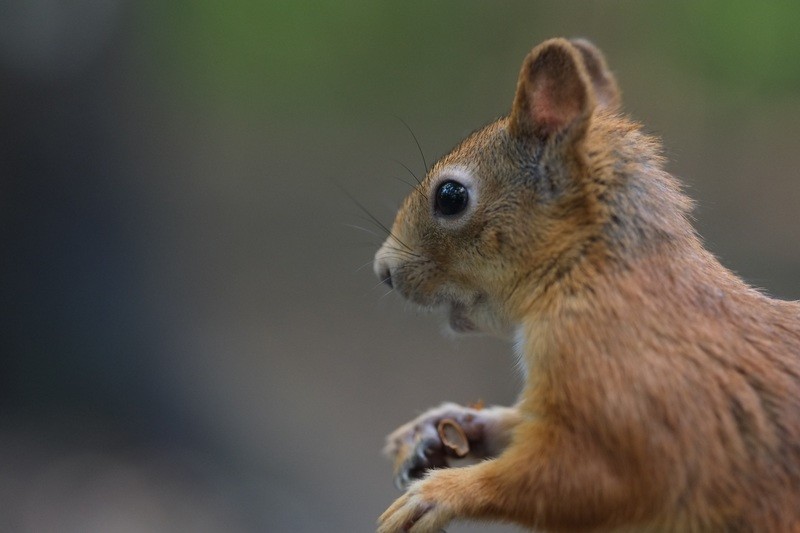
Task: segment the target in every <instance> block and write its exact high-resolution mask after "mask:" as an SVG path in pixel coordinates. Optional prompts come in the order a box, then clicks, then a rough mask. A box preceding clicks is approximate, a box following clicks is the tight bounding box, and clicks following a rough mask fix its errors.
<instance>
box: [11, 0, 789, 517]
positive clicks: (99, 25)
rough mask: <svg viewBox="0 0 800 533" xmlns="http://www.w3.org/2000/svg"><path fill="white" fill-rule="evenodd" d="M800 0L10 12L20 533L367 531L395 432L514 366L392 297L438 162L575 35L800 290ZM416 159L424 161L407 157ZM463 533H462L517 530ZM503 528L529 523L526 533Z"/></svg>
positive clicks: (505, 350) (511, 387) (734, 244)
mask: <svg viewBox="0 0 800 533" xmlns="http://www.w3.org/2000/svg"><path fill="white" fill-rule="evenodd" d="M798 20H800V3H798V2H796V1H794V0H783V1H771V2H762V3H757V2H741V1H726V2H722V1H708V2H702V3H701V2H693V1H690V0H685V1H675V2H669V3H667V2H655V1H653V2H639V1H632V0H629V1H618V2H610V1H602V2H601V1H592V2H586V1H583V0H580V1H578V0H572V1H552V2H532V1H529V0H525V1H513V2H512V1H508V2H491V3H490V2H480V1H458V2H456V1H439V2H433V3H431V2H422V1H411V2H402V3H401V4H393V3H387V2H371V1H364V0H357V1H350V2H339V3H333V2H308V1H282V2H281V1H268V2H263V1H255V0H227V1H225V2H222V1H211V0H195V1H192V2H189V1H186V0H175V1H170V2H160V1H155V0H141V1H133V0H72V1H70V2H67V1H66V0H2V1H0V246H1V247H2V249H1V251H0V302H2V308H0V362H1V363H2V368H1V369H0V472H2V474H1V477H0V530H2V531H23V532H28V531H31V532H32V531H36V532H40V531H66V532H95V531H97V532H101V531H103V532H117V531H120V532H138V531H154V532H178V531H208V532H256V531H276V532H282V531H292V532H317V531H334V532H340V531H341V532H351V531H353V532H360V531H371V530H373V528H374V522H375V519H376V517H377V516H378V515H379V514H380V513H381V512H382V511H383V509H384V508H385V507H386V506H387V505H388V504H389V503H390V502H391V501H392V500H393V499H394V498H395V497H396V496H398V493H397V492H396V490H395V489H394V487H393V486H392V483H391V475H390V464H389V463H388V461H386V460H384V459H383V458H382V457H381V456H380V453H379V452H380V449H381V447H382V445H383V438H384V435H385V434H387V433H388V432H389V431H390V430H392V429H393V428H394V427H396V426H397V425H399V424H400V423H402V422H405V421H406V420H408V419H410V418H411V417H412V416H415V415H416V414H417V413H419V412H420V411H422V410H423V409H425V408H427V407H429V406H432V405H435V404H438V403H439V402H441V401H442V400H445V399H447V400H453V401H458V402H471V401H474V400H477V399H479V398H480V399H483V400H484V401H485V402H487V403H499V404H509V403H511V402H513V401H514V398H515V395H516V392H517V389H518V386H519V379H518V378H517V376H516V375H515V374H514V371H513V363H512V358H511V357H510V350H509V346H507V345H505V344H504V343H502V342H500V341H495V340H491V339H484V338H467V339H461V340H455V341H454V340H451V339H447V338H445V336H443V335H442V334H441V331H442V326H441V322H442V321H441V320H440V317H437V316H435V315H434V316H432V315H426V314H422V313H418V312H416V311H415V310H414V309H413V308H412V307H411V306H410V305H408V304H405V303H403V302H401V301H400V300H399V298H397V297H396V296H395V295H393V294H389V295H386V291H385V289H384V288H383V287H379V286H378V285H377V280H376V279H374V276H373V274H372V269H371V264H370V263H371V259H372V256H373V253H374V251H375V250H376V248H377V245H378V244H379V242H380V241H381V240H382V236H375V235H372V234H370V233H368V232H366V231H360V230H357V229H354V228H352V227H351V226H350V225H358V226H363V227H365V228H368V229H370V231H372V230H374V229H375V228H372V227H370V223H369V222H367V221H365V220H364V219H363V217H364V215H363V213H361V212H360V210H359V208H358V207H357V206H356V205H355V204H354V203H353V202H352V201H351V200H350V199H348V198H347V196H346V195H345V194H344V193H343V192H342V191H341V190H340V189H339V188H338V187H337V185H336V184H337V183H338V184H341V185H342V187H344V188H345V189H346V190H347V191H349V193H350V194H352V195H353V196H354V197H355V198H357V199H358V200H359V201H360V202H362V203H363V204H364V205H365V206H368V207H369V209H370V210H371V211H372V213H373V214H374V215H375V216H376V217H378V218H379V219H380V220H382V221H383V222H384V223H386V224H389V223H390V222H391V220H392V219H393V213H394V210H395V208H396V206H397V205H398V203H399V202H400V200H401V199H402V198H403V196H404V195H405V194H406V193H407V192H408V190H409V187H408V186H407V185H404V184H403V183H402V182H400V181H399V180H397V179H395V178H402V179H405V180H407V181H410V179H411V178H410V176H409V175H408V173H407V172H406V171H405V170H404V169H403V167H402V164H405V165H407V166H408V167H409V168H411V169H413V170H414V171H415V172H418V173H420V172H422V171H423V167H422V161H421V158H420V156H419V154H418V152H417V147H416V145H415V143H414V140H413V138H412V137H411V135H410V133H409V132H408V130H406V128H405V126H403V124H402V122H400V120H398V119H397V118H396V117H400V118H401V119H402V120H404V121H406V122H407V123H408V124H409V125H411V127H412V128H413V130H414V132H415V133H416V136H417V137H418V139H419V142H420V144H421V146H422V149H423V150H424V153H425V156H426V157H427V159H428V161H429V162H430V161H432V160H434V159H436V158H438V157H439V156H441V155H443V154H444V153H445V152H446V151H447V150H448V149H449V148H450V147H452V146H453V145H454V144H455V143H456V142H457V141H458V140H459V139H460V138H462V137H463V136H464V135H465V134H467V133H468V132H470V131H472V130H473V129H475V128H476V127H478V126H480V125H482V124H484V123H486V122H489V121H490V120H492V119H494V118H496V117H498V116H501V115H503V114H505V113H506V112H507V110H508V108H509V107H510V104H511V100H512V98H513V93H514V87H515V83H516V79H517V73H518V70H519V66H520V64H521V62H522V59H523V57H524V56H525V54H526V53H527V52H528V51H529V50H530V48H531V47H532V46H534V45H535V44H537V43H538V42H540V41H542V40H543V39H545V38H548V37H552V36H559V35H563V36H584V37H587V38H589V39H591V40H593V41H594V42H595V43H596V44H598V45H599V46H600V47H601V48H602V49H603V50H604V51H605V53H606V55H607V57H608V59H609V63H610V65H611V67H612V68H613V70H614V71H615V72H616V74H617V76H618V79H619V82H620V84H621V86H622V89H623V96H624V100H625V107H626V109H627V111H628V112H630V114H632V115H633V116H634V117H636V118H637V119H638V120H640V121H642V122H643V123H644V124H645V125H646V128H647V129H648V131H651V132H653V133H656V134H658V135H660V136H661V137H663V139H664V143H665V149H666V153H667V154H668V156H669V160H670V162H669V168H670V170H671V171H673V172H674V173H675V174H677V175H678V176H680V177H681V178H682V179H683V180H684V181H685V183H686V184H687V186H688V191H689V193H690V194H691V195H692V196H693V197H694V198H695V199H696V200H698V202H699V207H698V209H697V211H696V217H697V226H698V227H699V229H700V232H701V233H702V234H703V235H704V236H705V238H706V241H707V243H708V246H709V247H710V248H711V249H712V250H713V251H714V252H715V253H717V254H718V255H719V256H720V257H721V258H722V260H723V262H724V263H725V264H727V265H728V266H730V267H731V268H732V269H734V270H735V271H737V272H738V273H740V274H741V275H742V276H743V277H745V278H746V279H747V280H748V281H750V282H752V283H753V284H755V285H758V286H760V287H763V288H765V289H766V290H767V291H769V292H770V293H772V294H775V295H777V296H780V297H783V298H788V299H796V298H800V224H798V222H797V206H798V205H800V171H798V169H800V150H798V146H799V145H800V32H798V31H797V28H796V22H797V21H798ZM401 163H402V164H401ZM485 530H486V528H485V527H477V526H474V525H454V526H453V527H452V528H449V529H448V531H452V532H466V531H485ZM490 530H492V531H518V529H516V528H512V527H500V526H497V527H494V528H490Z"/></svg>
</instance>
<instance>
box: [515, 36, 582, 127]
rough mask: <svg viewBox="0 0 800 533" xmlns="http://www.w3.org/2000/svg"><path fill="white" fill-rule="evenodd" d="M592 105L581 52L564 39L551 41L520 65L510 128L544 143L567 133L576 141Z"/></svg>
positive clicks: (535, 50)
mask: <svg viewBox="0 0 800 533" xmlns="http://www.w3.org/2000/svg"><path fill="white" fill-rule="evenodd" d="M595 106H596V103H595V96H594V89H593V88H592V82H591V78H590V76H589V74H588V73H587V72H586V67H585V65H584V60H583V56H582V54H581V52H579V51H578V49H577V48H576V47H575V46H573V45H572V44H571V43H570V42H569V41H567V40H566V39H550V40H548V41H545V42H543V43H542V44H540V45H539V46H537V47H536V48H534V49H533V50H532V51H531V52H530V53H529V54H528V56H527V57H526V58H525V61H524V62H523V64H522V70H521V71H520V74H519V81H518V82H517V94H516V96H515V98H514V105H513V107H512V109H511V117H510V124H509V127H510V130H511V133H512V135H515V136H523V137H527V136H532V137H535V138H538V139H540V140H545V139H547V138H550V137H552V136H554V135H558V134H562V133H569V134H570V136H574V138H577V137H580V136H581V135H582V134H583V133H584V132H585V130H586V126H587V124H588V121H589V117H590V116H591V114H592V111H594V108H595Z"/></svg>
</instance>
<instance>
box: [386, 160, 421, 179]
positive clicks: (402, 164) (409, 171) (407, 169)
mask: <svg viewBox="0 0 800 533" xmlns="http://www.w3.org/2000/svg"><path fill="white" fill-rule="evenodd" d="M392 161H394V162H395V163H397V164H398V165H400V166H401V167H403V168H404V169H406V172H408V173H409V174H411V175H412V176H413V177H414V179H415V180H416V182H417V183H419V184H420V185H422V180H420V179H419V176H417V175H416V174H415V173H414V171H413V170H411V169H410V168H408V165H406V164H405V163H403V162H402V161H400V160H399V159H394V158H392Z"/></svg>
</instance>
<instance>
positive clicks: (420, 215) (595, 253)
mask: <svg viewBox="0 0 800 533" xmlns="http://www.w3.org/2000/svg"><path fill="white" fill-rule="evenodd" d="M619 104H620V96H619V91H618V89H617V84H616V81H615V79H614V76H613V75H612V74H611V72H610V71H609V70H608V68H607V66H606V62H605V59H604V58H603V55H602V54H601V53H600V51H599V50H597V48H595V47H594V46H593V45H592V44H591V43H589V42H587V41H584V40H572V41H569V40H565V39H551V40H548V41H545V42H544V43H542V44H540V45H539V46H537V47H536V48H534V49H533V50H532V51H531V52H530V53H529V54H528V56H527V57H526V58H525V61H524V62H523V65H522V70H521V72H520V75H519V82H518V84H517V89H516V95H515V98H514V102H513V106H512V110H511V113H510V115H509V116H507V117H504V118H501V119H499V120H497V121H495V122H493V123H491V124H489V125H488V126H485V127H484V128H482V129H480V130H478V131H476V132H474V133H472V134H471V135H470V136H469V137H467V138H466V139H465V140H464V141H462V142H461V144H459V145H458V146H457V147H456V148H455V149H454V150H453V151H452V152H451V153H449V154H448V155H446V156H444V157H443V158H442V159H441V160H439V161H438V162H437V163H436V164H435V165H433V167H432V168H431V169H430V170H429V171H428V173H427V175H426V177H425V179H424V180H423V181H422V183H421V185H420V187H418V188H417V189H415V191H413V192H412V193H411V194H410V195H409V196H408V197H407V198H406V199H405V201H404V203H403V204H402V206H401V208H400V210H399V212H398V214H397V217H396V219H395V222H394V225H393V227H392V231H391V234H390V236H389V237H388V238H387V239H386V241H385V242H384V244H383V246H382V247H381V248H380V250H379V251H378V252H377V254H376V256H375V262H374V268H375V272H376V274H377V275H378V277H379V278H380V279H382V280H383V281H385V282H386V283H387V284H389V285H391V286H392V287H393V288H394V289H396V290H397V291H398V292H399V293H400V294H401V295H403V296H404V297H405V298H408V299H409V300H411V301H413V302H416V303H418V304H420V305H423V306H427V307H440V306H445V307H447V308H448V309H449V312H450V327H451V328H452V329H453V330H454V331H457V332H470V331H484V332H488V333H494V334H498V335H501V336H508V335H509V334H511V333H512V332H513V328H514V326H515V325H516V324H518V323H519V322H520V320H521V319H522V317H524V316H526V314H527V313H528V312H529V311H530V307H531V306H532V305H535V302H536V301H545V300H547V299H548V298H549V299H551V300H552V299H555V295H554V294H553V293H554V290H553V289H557V292H559V293H560V294H563V293H564V291H567V292H569V291H575V290H577V289H576V288H577V287H579V286H580V285H581V284H582V283H583V284H585V283H586V278H587V276H588V273H587V267H585V265H592V266H591V268H594V269H597V268H602V265H603V264H605V263H606V262H608V260H609V258H610V257H614V256H615V255H618V254H619V253H621V252H620V250H621V249H623V248H631V247H635V246H633V245H634V243H633V242H632V240H636V241H637V242H638V241H641V240H647V239H648V238H649V234H650V233H653V232H656V233H657V232H658V230H659V227H660V226H664V227H669V228H672V227H673V226H674V224H673V222H674V221H671V220H669V219H671V218H674V216H677V217H678V218H679V219H682V218H683V214H684V213H685V211H686V210H688V201H687V200H686V199H685V197H683V195H682V194H681V193H680V191H679V190H678V186H677V185H676V184H675V183H674V180H671V178H669V177H668V176H667V175H666V174H665V173H663V172H662V171H661V170H660V157H659V155H658V145H657V143H655V142H654V141H651V140H650V139H649V138H647V137H645V136H644V135H643V134H641V133H640V132H639V129H638V127H637V126H636V125H635V124H633V123H631V122H629V121H627V120H625V119H623V118H621V117H619V116H618V115H617V114H616V112H617V110H618V107H619ZM648 169H650V174H652V175H653V177H652V181H653V183H649V184H644V185H643V186H641V187H637V186H632V185H631V184H630V181H631V178H630V176H637V175H639V174H646V173H648ZM655 189H658V191H655ZM661 193H664V194H666V197H665V196H664V194H661ZM634 195H639V196H643V197H644V198H645V199H644V200H641V199H639V198H638V197H637V198H634V197H633V196H634ZM659 196H660V197H659ZM651 197H652V198H651ZM647 198H650V199H649V200H648V199H647ZM662 200H664V201H666V207H665V206H664V205H662V203H663V202H662ZM650 204H653V205H650ZM670 206H672V207H670ZM649 209H650V210H652V212H644V211H648V210H649ZM662 215H663V216H662ZM654 217H655V218H654ZM639 219H642V220H639ZM662 219H663V220H662ZM651 230H652V231H651ZM670 231H672V229H670ZM618 249H620V250H618Z"/></svg>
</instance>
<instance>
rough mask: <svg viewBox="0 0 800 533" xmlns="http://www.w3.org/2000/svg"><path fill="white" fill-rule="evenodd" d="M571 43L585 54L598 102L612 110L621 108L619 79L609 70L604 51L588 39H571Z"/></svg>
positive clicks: (584, 57)
mask: <svg viewBox="0 0 800 533" xmlns="http://www.w3.org/2000/svg"><path fill="white" fill-rule="evenodd" d="M570 43H572V46H574V47H575V48H577V49H578V51H579V52H580V53H581V56H583V65H584V66H585V67H586V73H587V74H589V78H591V80H592V86H593V87H594V94H595V96H596V97H597V104H598V105H601V106H603V107H605V108H607V109H611V110H616V109H619V106H620V105H621V103H622V98H621V96H620V92H619V86H617V79H616V78H615V77H614V75H613V74H612V73H611V71H610V70H608V65H607V64H606V58H605V56H603V52H601V51H600V50H599V49H598V48H597V47H596V46H595V45H593V44H592V43H590V42H589V41H587V40H586V39H570Z"/></svg>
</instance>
